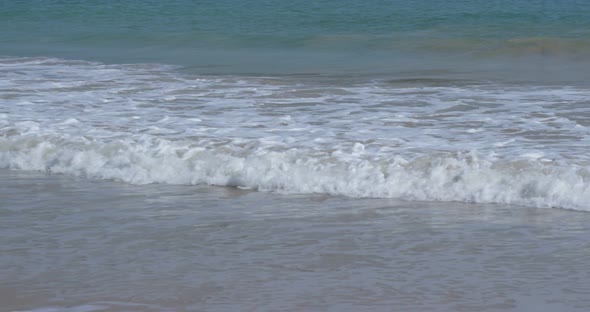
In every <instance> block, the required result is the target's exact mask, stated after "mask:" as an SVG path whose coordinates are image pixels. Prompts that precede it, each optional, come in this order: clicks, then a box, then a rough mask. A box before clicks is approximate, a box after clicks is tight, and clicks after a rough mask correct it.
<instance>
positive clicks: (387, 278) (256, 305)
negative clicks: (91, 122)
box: [0, 170, 590, 311]
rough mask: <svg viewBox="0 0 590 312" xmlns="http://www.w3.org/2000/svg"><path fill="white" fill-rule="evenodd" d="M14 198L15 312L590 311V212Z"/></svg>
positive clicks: (20, 183) (56, 188)
mask: <svg viewBox="0 0 590 312" xmlns="http://www.w3.org/2000/svg"><path fill="white" fill-rule="evenodd" d="M0 185H1V186H2V187H0V198H2V202H1V203H0V214H1V217H0V237H1V239H0V240H1V244H0V263H2V266H0V276H2V278H1V279H0V299H1V300H2V302H3V304H2V306H3V309H4V310H7V311H15V310H16V311H21V310H27V311H195V310H197V311H202V310H207V311H227V310H235V309H240V310H246V311H254V310H273V311H300V310H309V311H319V310H331V311H332V310H333V311H354V310H358V309H362V310H370V311H391V310H394V311H416V310H417V311H474V310H477V311H498V310H503V311H557V310H559V311H587V309H588V307H589V306H590V300H589V299H588V298H589V296H588V294H589V293H590V276H588V274H589V272H590V270H589V268H590V267H589V264H588V262H587V261H586V260H587V259H588V256H589V254H588V250H590V243H589V242H590V240H589V235H590V215H589V214H587V213H584V212H575V211H567V210H561V209H538V208H526V207H520V206H500V205H474V204H461V203H428V202H402V201H394V200H385V199H347V198H342V197H327V196H323V195H314V196H308V195H276V194H275V195H273V194H268V193H263V192H252V191H247V190H240V189H236V188H223V187H199V186H171V185H157V184H156V185H147V186H133V185H128V184H123V183H118V182H109V181H100V180H88V179H79V178H72V177H67V176H61V175H46V174H42V173H34V172H23V171H9V170H2V171H0ZM31 194H34V195H33V196H32V195H31ZM52 309H54V310H52Z"/></svg>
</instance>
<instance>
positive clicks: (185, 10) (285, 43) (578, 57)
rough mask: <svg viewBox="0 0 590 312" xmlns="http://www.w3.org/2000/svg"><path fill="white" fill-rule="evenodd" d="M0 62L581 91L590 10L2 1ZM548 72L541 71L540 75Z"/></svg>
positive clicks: (272, 0) (543, 5) (463, 4)
mask: <svg viewBox="0 0 590 312" xmlns="http://www.w3.org/2000/svg"><path fill="white" fill-rule="evenodd" d="M0 29H1V30H0V42H2V45H0V55H2V54H3V55H10V56H52V57H61V58H69V59H82V60H94V61H101V62H109V63H143V62H150V63H163V64H178V65H183V66H186V67H187V68H190V69H192V70H196V71H197V72H201V73H203V72H205V73H231V74H240V73H247V74H291V73H355V74H363V73H368V74H377V73H378V74H386V75H389V74H399V73H402V72H407V71H414V72H416V71H418V70H419V71H422V72H425V73H426V74H423V75H426V76H429V75H431V73H432V72H436V73H441V72H442V73H446V74H447V75H450V76H453V77H467V78H470V77H476V78H487V79H496V78H506V77H513V74H507V73H506V72H507V71H509V72H515V73H519V77H520V78H523V79H525V80H526V79H530V78H535V79H539V78H540V77H539V75H541V76H552V78H551V79H552V80H568V81H569V82H571V81H580V80H584V79H585V78H586V74H585V73H586V72H587V71H588V69H589V68H590V66H589V64H590V6H588V5H587V3H585V2H584V1H570V0H567V1H437V0H429V1H313V2H310V1H279V0H266V1H237V0H224V1H51V2H47V1H3V2H2V3H1V4H0ZM540 68H541V69H540Z"/></svg>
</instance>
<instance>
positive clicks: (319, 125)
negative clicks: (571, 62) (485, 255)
mask: <svg viewBox="0 0 590 312" xmlns="http://www.w3.org/2000/svg"><path fill="white" fill-rule="evenodd" d="M6 63H10V64H8V65H7V64H6ZM0 73H1V74H2V75H3V77H5V79H4V80H3V82H2V86H1V89H0V99H1V101H0V167H4V168H15V169H25V170H44V171H49V172H54V173H64V174H71V175H77V176H86V177H92V178H101V179H116V180H120V181H125V182H128V183H136V184H144V183H175V184H199V183H206V184H214V185H230V186H238V187H244V188H255V189H260V190H269V191H278V192H297V193H326V194H333V195H346V196H354V197H395V198H404V199H409V200H444V201H470V202H485V203H511V204H522V205H531V206H538V207H563V208H571V209H581V210H589V209H590V208H589V207H588V203H590V195H589V189H588V183H589V182H588V181H589V180H588V179H589V178H588V166H589V165H590V155H589V154H588V153H587V150H588V146H589V145H590V141H589V140H590V129H589V128H588V127H587V125H589V124H590V118H588V117H586V116H590V115H589V114H588V111H587V108H586V107H587V105H585V103H586V101H587V94H588V91H590V90H587V89H583V88H570V87H540V86H537V87H531V86H521V87H518V86H516V87H515V86H502V85H483V86H481V85H473V86H469V85H467V86H462V87H456V86H448V87H441V86H416V87H408V86H407V85H404V86H395V85H391V84H388V83H386V82H383V83H381V82H367V83H361V84H359V83H350V82H347V81H345V80H343V81H337V82H333V81H321V82H316V81H307V80H305V79H303V80H301V79H299V80H298V78H290V77H284V78H264V77H263V78H260V77H258V78H254V77H252V78H247V77H241V78H232V77H198V76H190V75H181V74H179V73H176V72H174V71H173V70H171V68H170V67H167V66H158V65H149V66H148V65H103V64H97V63H86V62H71V61H63V60H57V59H45V60H43V59H27V58H23V59H22V60H21V61H20V62H19V61H18V60H15V59H11V61H10V62H2V59H0ZM57 73H59V74H57Z"/></svg>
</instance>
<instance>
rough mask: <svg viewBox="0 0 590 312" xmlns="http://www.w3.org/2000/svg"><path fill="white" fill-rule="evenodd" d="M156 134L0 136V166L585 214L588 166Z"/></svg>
mask: <svg viewBox="0 0 590 312" xmlns="http://www.w3.org/2000/svg"><path fill="white" fill-rule="evenodd" d="M363 147H364V146H363V145H362V144H360V143H357V144H355V146H354V148H353V152H352V153H342V152H329V151H312V150H305V149H295V148H293V149H286V150H282V151H280V150H279V151H276V150H270V149H264V148H253V149H250V150H244V148H239V147H236V146H234V147H233V148H232V147H229V146H220V147H217V148H204V147H200V146H199V144H198V142H192V143H188V142H174V141H168V140H164V139H154V138H147V137H146V138H143V139H140V140H132V139H119V140H112V141H109V142H106V141H104V142H103V141H99V140H92V139H88V138H84V137H58V136H38V135H27V136H15V137H8V138H6V137H5V138H0V167H2V168H12V169H24V170H41V171H46V172H50V173H61V174H68V175H75V176H81V177H89V178H97V179H113V180H118V181H124V182H128V183H132V184H148V183H167V184H186V185H193V184H209V185H219V186H234V187H243V188H252V189H257V190H263V191H276V192H281V193H322V194H330V195H343V196H349V197H379V198H399V199H405V200H421V201H461V202H474V203H502V204H518V205H526V206H535V207H559V208H569V209H576V210H590V206H589V203H590V171H589V169H588V168H587V167H583V166H572V165H567V166H565V165H561V164H559V163H557V162H554V161H548V160H541V159H529V160H524V159H521V160H502V159H494V158H493V157H484V156H482V155H478V153H476V152H469V153H454V154H451V153H447V154H438V155H432V156H419V157H415V158H411V159H408V158H404V157H402V156H396V155H391V156H390V157H372V158H371V157H363V156H361V155H360V154H359V151H362V149H363Z"/></svg>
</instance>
